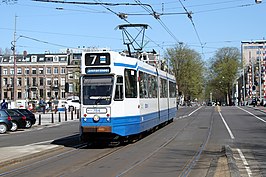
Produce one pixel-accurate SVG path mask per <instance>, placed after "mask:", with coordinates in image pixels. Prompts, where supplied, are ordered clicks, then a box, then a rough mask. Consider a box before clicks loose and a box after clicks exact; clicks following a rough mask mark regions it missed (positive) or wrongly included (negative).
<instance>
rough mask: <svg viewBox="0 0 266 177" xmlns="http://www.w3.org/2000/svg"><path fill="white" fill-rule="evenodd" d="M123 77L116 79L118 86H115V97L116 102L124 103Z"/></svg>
mask: <svg viewBox="0 0 266 177" xmlns="http://www.w3.org/2000/svg"><path fill="white" fill-rule="evenodd" d="M123 93H124V92H123V77H122V76H117V78H116V86H115V97H114V100H116V101H122V100H123V95H124V94H123Z"/></svg>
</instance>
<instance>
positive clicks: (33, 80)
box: [32, 77, 37, 86]
mask: <svg viewBox="0 0 266 177" xmlns="http://www.w3.org/2000/svg"><path fill="white" fill-rule="evenodd" d="M32 86H37V79H36V77H33V78H32Z"/></svg>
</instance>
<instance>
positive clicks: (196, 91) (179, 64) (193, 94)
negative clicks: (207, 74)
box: [165, 44, 204, 100]
mask: <svg viewBox="0 0 266 177" xmlns="http://www.w3.org/2000/svg"><path fill="white" fill-rule="evenodd" d="M165 56H166V58H167V59H169V60H170V62H171V65H172V68H173V71H174V74H175V77H176V81H177V86H178V90H179V92H181V93H182V94H183V95H184V97H185V100H192V99H195V98H199V97H201V96H202V93H203V85H204V62H203V61H202V59H201V56H200V54H199V53H197V52H196V51H195V50H192V49H190V48H188V47H187V46H186V45H183V44H177V45H176V46H175V47H174V48H169V49H167V51H166V54H165Z"/></svg>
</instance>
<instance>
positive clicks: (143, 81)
mask: <svg viewBox="0 0 266 177" xmlns="http://www.w3.org/2000/svg"><path fill="white" fill-rule="evenodd" d="M147 93H148V92H147V74H146V73H144V72H141V71H140V72H139V97H140V98H147V97H148V95H147Z"/></svg>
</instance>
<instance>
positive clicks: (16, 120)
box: [6, 109, 26, 131]
mask: <svg viewBox="0 0 266 177" xmlns="http://www.w3.org/2000/svg"><path fill="white" fill-rule="evenodd" d="M6 111H7V112H8V114H9V115H10V116H11V119H12V127H11V129H10V130H11V131H16V130H17V129H18V128H25V127H26V116H24V115H23V114H21V113H18V112H16V111H15V110H12V109H6Z"/></svg>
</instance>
